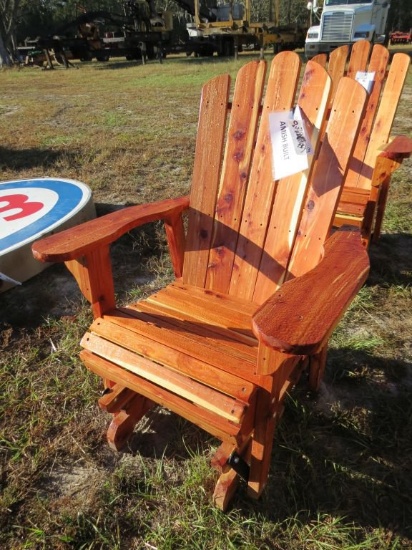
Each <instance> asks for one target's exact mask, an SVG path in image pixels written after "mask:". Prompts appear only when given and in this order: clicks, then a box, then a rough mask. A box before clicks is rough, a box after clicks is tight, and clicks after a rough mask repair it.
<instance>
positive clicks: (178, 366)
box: [90, 316, 255, 404]
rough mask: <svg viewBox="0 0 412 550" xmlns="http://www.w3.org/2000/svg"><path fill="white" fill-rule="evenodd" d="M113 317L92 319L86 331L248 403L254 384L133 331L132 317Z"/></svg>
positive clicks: (206, 359) (133, 320) (133, 322)
mask: <svg viewBox="0 0 412 550" xmlns="http://www.w3.org/2000/svg"><path fill="white" fill-rule="evenodd" d="M113 319H114V316H107V317H106V318H104V319H96V320H95V321H94V323H93V324H92V325H91V327H90V331H91V332H92V333H94V334H96V335H98V336H101V337H102V338H104V339H106V340H110V341H111V342H113V343H115V344H118V345H121V346H122V347H124V348H126V349H128V350H130V351H132V352H135V353H138V354H139V355H143V356H145V357H147V358H148V359H150V360H153V361H156V362H158V363H161V364H163V365H167V367H170V368H171V369H173V370H175V371H177V372H180V373H182V374H184V375H186V376H190V377H191V378H193V379H195V380H197V381H199V382H200V383H202V384H205V385H208V386H210V387H212V388H215V389H216V388H220V389H221V391H224V392H226V393H227V394H228V395H230V396H231V397H234V398H235V399H239V400H240V401H243V402H244V403H246V404H247V403H248V402H249V399H250V396H251V395H252V393H253V391H254V389H255V386H254V384H252V383H250V382H247V381H246V380H243V379H241V378H240V377H238V376H234V375H232V374H229V373H227V372H225V371H222V370H221V369H220V368H219V367H218V366H212V365H211V364H209V362H208V358H205V360H203V361H202V360H200V359H197V358H196V357H193V356H192V355H190V354H189V351H190V350H189V351H187V350H186V351H185V352H183V351H179V350H177V349H175V348H174V347H173V341H169V344H171V345H167V344H163V343H161V342H159V341H158V340H153V339H151V338H148V337H147V336H146V335H141V334H138V333H136V332H135V330H134V326H135V324H136V323H135V319H128V318H123V320H124V322H123V324H121V325H118V324H116V323H115V322H113ZM166 340H167V339H166ZM220 361H222V354H220ZM222 388H224V390H223V389H222Z"/></svg>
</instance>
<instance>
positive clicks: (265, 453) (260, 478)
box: [247, 414, 278, 499]
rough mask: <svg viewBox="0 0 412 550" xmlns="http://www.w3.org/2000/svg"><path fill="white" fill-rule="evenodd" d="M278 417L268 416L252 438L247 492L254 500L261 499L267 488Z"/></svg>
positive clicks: (257, 427) (258, 426)
mask: <svg viewBox="0 0 412 550" xmlns="http://www.w3.org/2000/svg"><path fill="white" fill-rule="evenodd" d="M277 416H278V415H277V414H275V415H273V416H268V417H267V418H266V421H262V422H259V424H258V425H257V426H256V428H255V432H254V435H253V438H252V443H251V457H250V474H249V482H248V491H247V492H248V495H249V496H250V497H251V498H254V499H258V498H259V497H260V495H261V494H262V492H263V490H264V488H265V486H266V482H267V478H268V475H269V468H270V462H271V456H272V447H273V438H274V434H275V427H276V423H277Z"/></svg>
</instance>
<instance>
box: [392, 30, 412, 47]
mask: <svg viewBox="0 0 412 550" xmlns="http://www.w3.org/2000/svg"><path fill="white" fill-rule="evenodd" d="M389 42H390V43H391V44H410V43H411V42H412V29H411V30H410V31H409V32H402V31H393V32H391V33H389Z"/></svg>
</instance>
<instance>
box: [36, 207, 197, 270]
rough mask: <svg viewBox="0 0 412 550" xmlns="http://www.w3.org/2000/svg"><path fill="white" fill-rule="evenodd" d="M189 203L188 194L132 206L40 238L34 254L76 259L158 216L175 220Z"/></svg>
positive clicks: (49, 259) (49, 258) (60, 259)
mask: <svg viewBox="0 0 412 550" xmlns="http://www.w3.org/2000/svg"><path fill="white" fill-rule="evenodd" d="M188 207H189V197H188V196H186V197H180V198H178V199H167V200H163V201H159V202H154V203H150V204H144V205H138V206H129V207H128V208H124V209H123V210H119V211H117V212H112V213H111V214H107V215H105V216H101V217H100V218H96V219H94V220H90V221H88V222H85V223H83V224H81V225H78V226H76V227H72V228H70V229H67V230H66V231H61V232H60V233H56V234H55V235H51V236H50V237H46V238H45V239H42V240H39V241H36V242H35V243H34V244H33V246H32V251H33V255H34V257H35V258H36V259H37V260H40V261H42V262H66V261H69V260H74V259H76V258H79V257H80V256H83V255H85V254H88V253H89V252H92V251H93V250H96V249H97V248H99V247H101V246H104V245H108V244H110V243H112V242H114V241H115V240H117V239H118V238H119V237H121V236H122V235H124V234H125V233H127V232H128V231H130V230H131V229H133V228H135V227H138V226H140V225H143V224H145V223H148V222H152V221H156V220H165V221H170V222H173V220H174V219H176V218H177V217H178V216H180V215H181V213H182V212H183V210H186V209H187V208H188Z"/></svg>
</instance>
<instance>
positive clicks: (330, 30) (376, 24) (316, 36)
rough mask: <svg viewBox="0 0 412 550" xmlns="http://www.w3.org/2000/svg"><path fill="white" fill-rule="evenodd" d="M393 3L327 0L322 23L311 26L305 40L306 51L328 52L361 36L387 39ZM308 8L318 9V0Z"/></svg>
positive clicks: (314, 52) (307, 52)
mask: <svg viewBox="0 0 412 550" xmlns="http://www.w3.org/2000/svg"><path fill="white" fill-rule="evenodd" d="M389 8H390V4H389V1H388V0H325V1H324V4H323V9H322V15H321V16H320V22H319V25H315V26H311V27H310V28H309V30H308V32H307V36H306V41H305V55H306V58H307V59H311V58H312V57H314V56H315V55H317V54H318V53H327V54H329V53H330V52H331V51H333V50H334V49H335V48H338V47H339V46H342V45H343V44H349V45H351V44H353V43H354V42H357V41H358V40H369V41H370V42H381V43H382V42H384V41H385V28H386V21H387V18H388V12H389ZM308 9H310V10H311V12H313V13H315V14H316V13H317V12H318V10H319V8H318V7H317V5H316V0H315V1H314V2H313V4H312V2H309V4H308Z"/></svg>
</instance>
